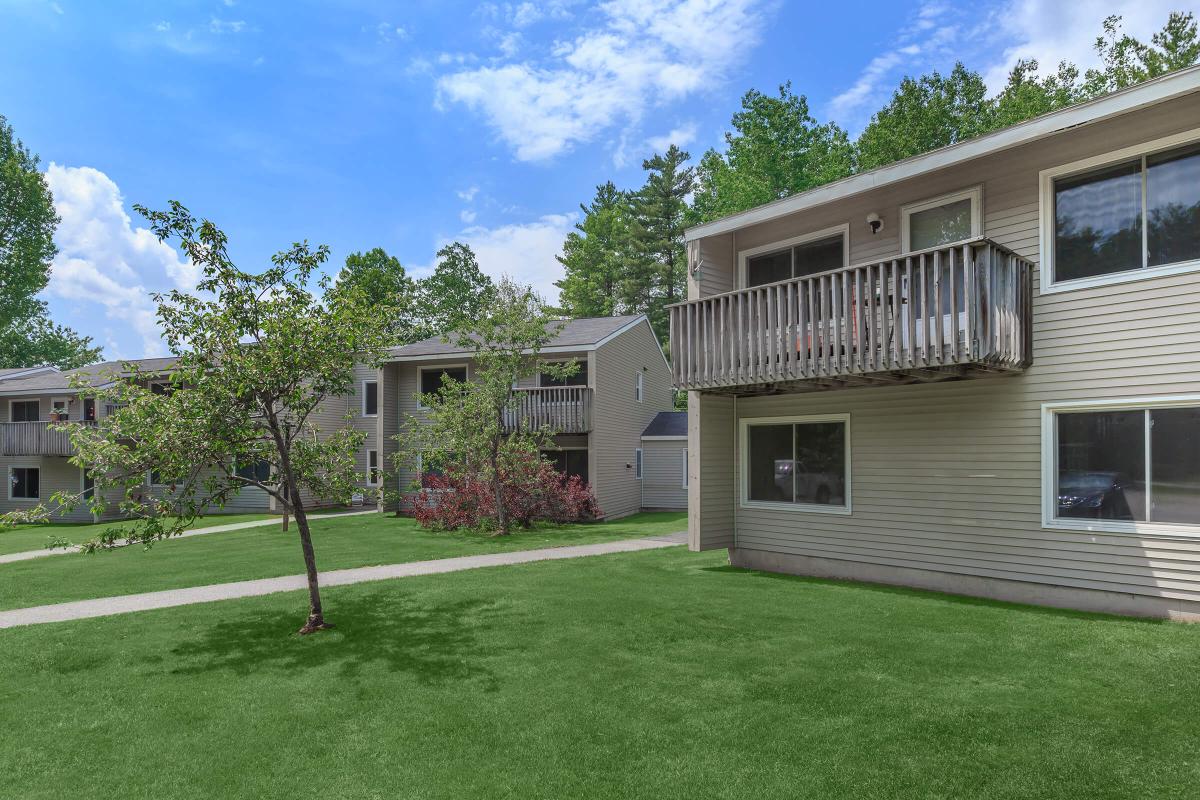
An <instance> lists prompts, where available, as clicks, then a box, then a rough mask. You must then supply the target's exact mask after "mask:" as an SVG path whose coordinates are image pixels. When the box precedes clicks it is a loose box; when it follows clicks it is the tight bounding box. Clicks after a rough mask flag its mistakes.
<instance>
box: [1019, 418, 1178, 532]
mask: <svg viewBox="0 0 1200 800" xmlns="http://www.w3.org/2000/svg"><path fill="white" fill-rule="evenodd" d="M1044 427H1045V433H1046V438H1047V441H1046V442H1044V447H1045V453H1044V462H1045V463H1044V466H1043V470H1044V473H1045V474H1044V478H1045V480H1044V483H1045V484H1046V485H1045V486H1044V487H1043V491H1044V492H1045V493H1046V497H1045V512H1044V513H1045V517H1046V522H1047V524H1050V525H1052V526H1055V527H1068V528H1078V529H1083V530H1097V529H1099V530H1112V531H1116V532H1122V531H1135V532H1136V531H1143V530H1154V529H1162V530H1164V531H1167V532H1171V531H1178V530H1180V529H1182V528H1183V527H1184V526H1190V527H1191V528H1192V529H1193V531H1194V532H1197V533H1200V398H1196V399H1195V400H1194V401H1193V400H1174V401H1173V400H1166V401H1155V402H1153V403H1147V404H1136V403H1134V404H1130V405H1121V404H1113V403H1107V402H1105V403H1101V404H1093V405H1082V406H1079V407H1070V406H1063V405H1052V406H1048V407H1047V410H1046V420H1045V423H1044Z"/></svg>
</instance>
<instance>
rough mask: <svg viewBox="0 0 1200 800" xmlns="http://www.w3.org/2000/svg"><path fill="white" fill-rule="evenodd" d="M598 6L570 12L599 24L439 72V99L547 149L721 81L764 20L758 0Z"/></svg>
mask: <svg viewBox="0 0 1200 800" xmlns="http://www.w3.org/2000/svg"><path fill="white" fill-rule="evenodd" d="M595 12H596V13H594V14H591V15H584V14H580V15H577V16H579V17H584V16H596V17H599V18H600V19H601V23H600V24H598V25H597V26H595V27H592V28H590V29H588V30H586V31H584V32H583V33H581V34H580V35H578V36H577V37H575V38H574V39H572V40H570V41H560V42H557V43H556V44H555V45H554V46H553V47H551V48H550V49H549V52H548V53H547V54H546V55H545V57H543V58H540V59H531V60H525V61H515V60H511V58H512V57H511V56H506V58H508V59H509V60H508V61H503V60H502V61H500V62H499V63H493V64H489V65H488V66H482V67H478V68H474V69H464V70H461V71H458V72H452V73H449V74H446V75H443V76H442V77H441V79H440V80H439V81H438V95H439V99H440V101H441V102H442V103H443V104H444V103H445V102H451V103H461V104H463V105H466V106H467V107H468V108H471V109H473V110H476V111H479V112H480V113H482V114H483V115H484V117H485V118H486V119H487V121H488V123H489V124H490V125H491V126H492V128H493V129H495V131H496V132H497V134H498V135H499V137H500V138H501V139H502V140H503V141H504V142H505V143H507V144H508V145H509V146H510V147H511V148H512V149H513V151H514V153H515V155H516V157H517V158H518V159H520V160H522V161H537V160H543V159H548V158H552V157H554V156H557V155H559V154H561V153H564V152H566V151H568V150H570V149H571V148H572V147H573V146H574V145H575V144H578V143H581V142H588V141H591V140H592V139H593V138H595V137H597V136H598V135H600V134H601V133H602V132H604V131H605V130H606V129H608V128H610V127H611V126H613V125H615V124H631V123H632V124H636V123H637V122H638V121H639V120H640V119H641V118H642V116H643V115H644V114H645V112H646V111H647V110H648V109H650V108H652V107H655V106H658V105H661V104H663V103H665V102H667V101H671V100H678V99H680V98H683V97H685V96H688V95H690V94H693V93H695V92H698V91H701V90H704V89H706V88H708V87H711V86H712V85H713V84H715V83H717V82H720V81H722V80H723V79H724V78H726V77H727V74H728V71H729V70H730V68H731V67H732V66H733V65H734V64H735V63H737V62H738V61H740V60H741V58H743V56H744V55H745V54H746V53H748V52H749V51H750V50H752V49H753V47H754V44H755V43H756V41H757V39H758V33H759V30H760V28H761V26H762V12H761V10H760V7H759V3H758V0H656V2H649V3H647V2H639V0H608V2H603V3H600V4H599V5H598V6H597V8H596V9H595ZM510 16H512V24H515V21H516V13H515V12H514V14H513V15H510ZM697 43H703V46H702V47H699V46H697Z"/></svg>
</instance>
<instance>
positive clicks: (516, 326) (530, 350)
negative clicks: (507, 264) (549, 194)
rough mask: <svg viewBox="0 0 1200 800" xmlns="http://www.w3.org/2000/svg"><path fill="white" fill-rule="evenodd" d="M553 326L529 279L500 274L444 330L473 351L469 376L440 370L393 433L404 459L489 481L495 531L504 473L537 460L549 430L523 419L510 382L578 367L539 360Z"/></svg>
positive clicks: (501, 512)
mask: <svg viewBox="0 0 1200 800" xmlns="http://www.w3.org/2000/svg"><path fill="white" fill-rule="evenodd" d="M560 326H561V323H556V322H554V321H553V320H552V319H551V318H550V317H549V315H548V313H547V311H546V306H545V303H544V302H543V301H542V299H541V298H540V297H539V296H538V295H537V293H536V292H534V291H533V289H532V288H531V287H529V286H521V285H519V284H517V283H514V282H513V281H512V280H510V279H508V278H504V279H502V280H501V281H500V282H499V284H497V286H496V288H495V291H494V293H493V294H492V297H491V300H490V302H489V303H488V305H487V307H486V308H485V309H484V310H483V311H482V312H481V313H480V314H479V316H478V317H476V318H475V319H473V320H471V321H470V323H469V324H467V325H464V326H463V328H462V329H460V330H458V331H456V332H455V333H453V334H451V335H450V337H449V338H450V340H451V341H453V342H455V343H456V344H457V345H458V346H459V347H461V348H462V349H463V350H465V351H469V352H470V353H471V354H472V362H471V364H472V366H471V375H470V377H469V380H467V381H456V380H454V379H452V378H450V377H449V376H444V377H443V384H442V386H441V388H440V389H439V390H438V391H437V392H435V393H431V394H426V395H423V396H422V405H424V406H426V408H427V409H428V411H426V412H425V413H424V415H423V417H422V418H421V419H417V418H415V417H412V416H410V418H409V419H408V420H407V424H406V425H405V429H404V431H402V432H401V433H400V434H399V436H398V441H399V443H400V451H401V453H402V458H404V460H405V461H406V463H407V464H408V465H409V466H410V467H415V466H417V465H418V464H420V465H421V466H422V467H423V468H425V469H429V468H430V467H431V466H436V467H437V468H439V469H440V470H443V471H447V472H452V473H456V474H458V475H460V476H462V477H464V478H466V479H469V480H471V481H474V482H478V483H482V484H484V485H486V486H488V487H490V490H491V493H492V497H493V504H494V508H495V526H496V533H498V534H500V535H504V534H507V533H509V531H510V527H511V515H510V513H509V509H508V500H509V493H506V491H505V483H504V481H505V479H506V476H512V475H517V474H521V473H522V472H523V471H524V470H525V466H526V465H527V464H529V463H530V461H531V459H532V460H533V461H536V460H537V459H538V458H539V451H540V449H541V448H542V447H543V446H545V445H546V444H547V442H548V441H549V440H550V437H551V436H552V435H553V433H554V431H553V430H551V429H549V428H545V427H539V428H533V427H530V426H529V424H528V420H527V419H526V418H524V417H522V416H521V415H520V414H519V413H518V409H517V405H516V395H515V393H514V391H513V386H514V384H515V383H516V381H517V380H518V379H519V378H521V377H524V376H528V375H531V374H533V373H534V372H535V371H537V370H541V371H542V372H545V373H548V374H552V375H554V376H556V377H567V376H569V375H571V374H573V373H574V372H575V371H576V370H577V369H578V365H577V364H574V363H571V364H539V354H540V352H541V350H542V348H543V347H545V346H546V344H547V343H549V342H550V341H551V340H552V339H553V338H554V336H555V335H556V334H557V333H558V329H559V327H560Z"/></svg>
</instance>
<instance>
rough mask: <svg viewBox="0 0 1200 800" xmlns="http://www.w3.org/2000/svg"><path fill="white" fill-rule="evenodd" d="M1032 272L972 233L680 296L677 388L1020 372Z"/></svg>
mask: <svg viewBox="0 0 1200 800" xmlns="http://www.w3.org/2000/svg"><path fill="white" fill-rule="evenodd" d="M1032 277H1033V266H1032V265H1031V264H1030V263H1029V262H1028V261H1027V260H1025V259H1023V258H1021V257H1020V256H1018V255H1016V254H1015V253H1013V252H1012V251H1010V250H1008V249H1006V248H1004V247H1002V246H1000V245H998V244H996V243H995V242H992V241H990V240H987V239H977V240H973V241H970V242H965V243H962V244H957V245H954V246H951V247H941V248H933V249H930V250H924V251H921V252H917V253H911V254H907V255H904V256H899V257H897V258H893V259H889V260H887V261H880V262H873V263H869V264H860V265H857V266H851V267H847V268H845V269H838V270H832V271H830V272H824V273H820V274H817V275H811V276H807V277H804V278H795V279H792V280H787V281H780V282H778V283H771V284H767V285H764V286H755V287H753V288H750V289H744V290H741V291H736V292H727V293H725V294H719V295H713V296H710V297H705V298H702V299H700V300H692V301H689V302H687V303H680V304H677V305H674V306H671V307H670V315H671V364H672V370H673V371H674V378H675V385H676V386H677V387H678V388H680V389H695V390H699V391H708V392H720V393H726V394H739V395H752V394H765V393H771V392H803V391H818V390H825V389H841V388H848V387H855V386H871V385H884V384H896V383H918V382H928V381H942V380H950V379H954V378H966V377H971V376H975V375H981V374H994V373H1012V372H1019V371H1021V370H1023V369H1025V368H1026V367H1027V366H1029V364H1030V362H1031V360H1032V356H1031V339H1032V334H1031V318H1032V315H1031V313H1030V312H1031V304H1032Z"/></svg>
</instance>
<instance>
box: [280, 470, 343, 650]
mask: <svg viewBox="0 0 1200 800" xmlns="http://www.w3.org/2000/svg"><path fill="white" fill-rule="evenodd" d="M288 495H289V497H290V499H291V501H292V510H293V511H294V512H295V515H296V530H298V531H299V532H300V549H301V550H303V551H304V571H305V572H306V573H307V574H308V621H307V622H305V623H304V627H303V628H301V629H300V633H301V634H302V635H303V634H308V633H316V632H317V631H321V630H325V629H326V628H332V627H333V626H332V625H330V624H329V623H328V622H326V621H325V614H324V611H323V610H322V608H321V587H320V584H319V583H318V581H317V556H316V553H314V552H313V546H312V536H310V535H309V531H308V515H307V514H306V513H305V511H304V504H303V503H302V502H301V501H300V497H299V493H298V492H296V491H295V490H292V491H290V492H288Z"/></svg>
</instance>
